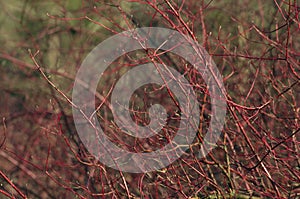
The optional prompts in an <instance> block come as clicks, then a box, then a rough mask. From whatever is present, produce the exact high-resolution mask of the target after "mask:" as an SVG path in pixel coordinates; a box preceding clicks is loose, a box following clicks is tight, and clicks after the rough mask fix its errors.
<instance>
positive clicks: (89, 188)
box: [0, 0, 300, 198]
mask: <svg viewBox="0 0 300 199" xmlns="http://www.w3.org/2000/svg"><path fill="white" fill-rule="evenodd" d="M297 3H298V2H297V1H296V0H283V1H279V0H266V1H263V0H243V1H242V0H238V1H236V0H224V1H221V0H211V1H208V0H186V1H181V0H173V1H168V0H165V1H155V0H153V1H139V0H132V1H117V0H112V1H106V0H104V1H83V0H82V1H81V0H67V1H59V0H51V1H38V0H25V1H21V0H11V1H4V0H0V7H1V12H0V24H1V27H0V35H1V36H0V44H1V48H0V91H1V97H0V105H1V107H0V118H1V122H0V123H1V124H0V198H5V197H7V198H224V197H227V198H299V197H300V194H299V193H300V157H299V156H300V144H299V141H300V136H299V131H300V130H299V127H300V125H299V112H300V106H299V102H300V86H299V82H300V73H299V69H300V68H299V60H300V36H299V35H300V34H299V31H300V21H299V17H300V16H299V12H300V7H299V4H297ZM144 26H158V27H165V28H171V29H175V30H177V31H179V32H182V33H185V34H189V35H190V36H193V38H194V39H195V40H197V41H198V42H199V43H200V44H202V45H203V46H204V47H205V49H206V50H207V51H208V53H209V54H210V55H211V56H212V58H213V60H214V61H215V63H216V64H217V67H218V69H219V70H220V72H221V74H222V75H223V77H224V84H225V87H226V90H227V94H228V96H227V99H228V101H227V103H228V114H227V117H226V124H225V127H224V130H223V135H222V138H221V139H220V140H219V142H218V144H217V147H216V148H215V149H214V150H213V151H212V152H211V153H209V155H208V156H207V157H206V158H203V159H199V160H198V159H196V158H195V157H194V156H193V155H192V154H193V153H191V155H189V156H188V155H187V156H184V157H182V158H181V159H180V160H178V161H176V162H175V163H174V164H172V165H170V166H169V167H167V168H165V169H162V170H159V171H156V172H151V173H145V174H130V173H123V172H119V171H115V170H113V169H110V168H107V167H105V166H104V165H102V164H101V163H99V162H97V161H96V160H95V159H94V158H93V157H92V156H91V155H90V154H89V153H88V152H87V150H86V149H85V148H84V146H83V145H82V144H81V142H80V139H79V138H78V136H77V133H76V130H75V127H74V124H73V119H72V115H71V109H72V106H71V105H70V103H69V102H68V101H67V100H66V98H64V97H62V95H61V93H64V94H65V95H66V96H67V97H69V98H70V97H71V92H72V84H73V82H74V77H75V74H76V71H77V69H78V68H79V67H80V64H81V62H82V61H83V59H84V58H85V56H86V55H87V53H88V52H89V51H90V50H91V49H93V48H94V47H95V46H96V45H97V44H98V43H100V42H101V41H103V40H105V39H106V38H108V37H109V36H112V35H114V34H116V33H119V32H121V31H123V30H128V29H131V28H135V27H144ZM37 52H38V53H37ZM138 58H139V59H140V58H141V59H144V61H145V60H147V58H148V57H147V54H143V53H141V54H129V55H127V56H124V57H121V58H120V59H118V60H116V62H115V63H114V64H113V66H112V67H111V70H110V71H108V72H107V74H108V75H107V77H106V78H104V79H103V80H102V83H101V84H99V88H98V91H99V92H102V94H105V93H108V91H109V90H110V88H111V86H112V85H113V81H114V80H115V79H117V78H118V77H117V76H118V75H120V74H119V73H117V72H116V70H115V69H117V68H116V67H117V66H130V65H136V64H138V63H140V62H141V61H140V60H139V59H138ZM174 59H175V60H176V58H174ZM34 61H36V63H34ZM177 63H181V62H180V60H177ZM38 66H40V67H41V71H43V72H44V73H45V75H46V76H43V75H42V74H41V71H39V70H38ZM125 68H126V67H125ZM123 72H124V71H123ZM120 73H121V72H120ZM112 75H115V76H116V77H115V76H114V78H112ZM47 78H48V80H50V81H51V82H53V83H54V84H55V85H56V86H57V88H59V90H60V91H61V93H60V92H58V91H57V89H55V88H54V87H53V86H51V85H50V84H49V83H48V82H47V81H46V79H47ZM193 80H194V81H196V80H197V81H196V82H194V83H195V85H197V86H195V87H196V89H198V90H199V93H200V94H199V95H200V99H199V100H201V102H202V103H203V104H207V107H208V108H206V109H207V110H206V111H207V113H206V114H205V115H201V118H202V120H203V126H202V127H201V128H203V129H205V128H206V126H207V123H208V121H209V105H210V103H209V96H206V97H205V94H204V93H205V91H206V88H205V84H204V83H203V81H202V80H201V79H200V80H198V79H197V78H196V79H193ZM201 92H202V95H201ZM206 98H207V99H206ZM99 103H101V101H99ZM203 110H204V109H203ZM102 111H103V112H100V113H99V116H101V114H103V113H105V107H104V109H103V110H102ZM136 117H138V116H136ZM102 119H103V117H102ZM106 120H107V118H106ZM104 122H105V121H104ZM112 131H113V130H112ZM203 133H204V132H203ZM113 135H114V134H113V133H111V136H113ZM200 137H201V135H199V140H200ZM112 139H114V140H116V139H115V138H114V137H112ZM199 140H195V147H194V148H193V149H191V151H192V150H196V149H197V143H198V141H199ZM120 145H122V144H121V142H120ZM141 150H145V148H142V149H141Z"/></svg>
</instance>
